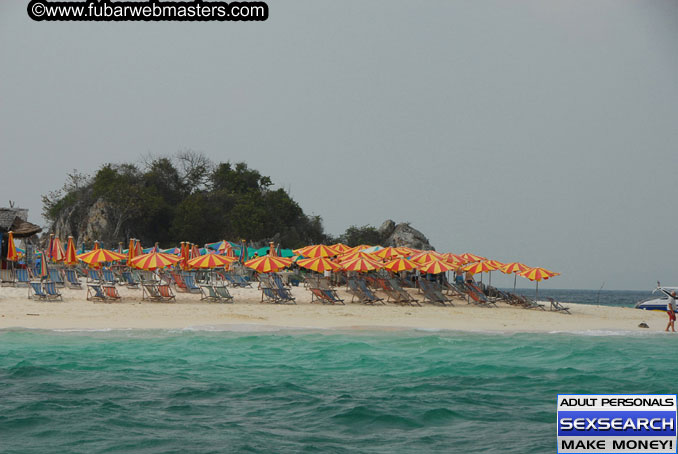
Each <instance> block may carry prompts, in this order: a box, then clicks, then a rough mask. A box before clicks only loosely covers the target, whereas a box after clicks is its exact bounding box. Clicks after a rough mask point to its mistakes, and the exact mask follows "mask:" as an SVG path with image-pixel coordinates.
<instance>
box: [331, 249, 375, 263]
mask: <svg viewBox="0 0 678 454" xmlns="http://www.w3.org/2000/svg"><path fill="white" fill-rule="evenodd" d="M357 258H361V259H366V260H371V261H373V262H378V261H379V258H378V257H377V256H375V255H374V254H371V253H369V252H361V251H351V252H347V253H345V254H342V255H340V256H339V257H337V262H339V263H343V262H346V261H348V260H353V259H357Z"/></svg>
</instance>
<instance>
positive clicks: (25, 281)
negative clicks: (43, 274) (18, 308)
mask: <svg viewBox="0 0 678 454" xmlns="http://www.w3.org/2000/svg"><path fill="white" fill-rule="evenodd" d="M14 276H15V277H16V282H15V285H16V286H17V287H29V286H30V285H31V277H30V275H29V273H28V268H17V269H16V271H15V273H14Z"/></svg>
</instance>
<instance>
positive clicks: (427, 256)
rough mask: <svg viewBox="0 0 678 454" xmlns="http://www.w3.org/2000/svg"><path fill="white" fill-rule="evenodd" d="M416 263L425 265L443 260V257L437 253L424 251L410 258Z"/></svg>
mask: <svg viewBox="0 0 678 454" xmlns="http://www.w3.org/2000/svg"><path fill="white" fill-rule="evenodd" d="M410 260H412V261H413V262H415V263H419V264H424V263H426V262H430V261H432V260H443V255H442V254H441V253H439V252H436V251H422V252H419V253H418V254H414V255H413V256H412V257H410Z"/></svg>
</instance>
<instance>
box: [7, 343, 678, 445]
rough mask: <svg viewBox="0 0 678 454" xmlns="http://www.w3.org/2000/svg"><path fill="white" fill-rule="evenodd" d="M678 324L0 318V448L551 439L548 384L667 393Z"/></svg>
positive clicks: (563, 389) (556, 389)
mask: <svg viewBox="0 0 678 454" xmlns="http://www.w3.org/2000/svg"><path fill="white" fill-rule="evenodd" d="M677 349H678V336H672V335H664V334H660V333H656V334H646V335H642V336H641V335H628V334H619V333H617V334H615V335H611V334H608V335H572V334H539V335H536V334H492V335H489V334H467V333H453V332H417V331H398V332H350V333H349V332H332V331H329V332H313V331H307V332H296V331H295V332H293V331H276V332H224V331H222V332H206V331H203V332H191V331H181V332H171V331H112V332H101V333H96V332H87V333H82V332H80V333H78V332H69V333H59V332H51V331H28V330H4V331H0V452H3V453H47V452H59V453H95V452H96V453H123V452H134V453H187V452H190V453H212V452H257V453H259V452H282V453H293V452H309V453H310V452H323V453H335V452H336V453H345V452H365V453H411V452H426V453H429V452H460V453H466V452H473V453H475V452H478V453H480V452H482V453H499V452H501V453H548V452H554V451H555V431H556V429H555V419H556V417H555V402H556V394H557V393H675V392H676V387H675V385H674V383H675V378H676V372H678V367H677V365H676V361H675V359H674V357H675V354H674V352H675V351H676V350H677Z"/></svg>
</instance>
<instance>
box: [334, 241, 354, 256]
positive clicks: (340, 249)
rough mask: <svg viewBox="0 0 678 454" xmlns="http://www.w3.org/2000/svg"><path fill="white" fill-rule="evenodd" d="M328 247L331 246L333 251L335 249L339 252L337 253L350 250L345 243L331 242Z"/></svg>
mask: <svg viewBox="0 0 678 454" xmlns="http://www.w3.org/2000/svg"><path fill="white" fill-rule="evenodd" d="M330 247H331V248H332V249H334V250H335V251H337V253H339V254H343V253H345V252H346V251H350V250H351V247H350V246H347V245H345V244H344V243H337V244H333V245H332V246H330Z"/></svg>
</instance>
